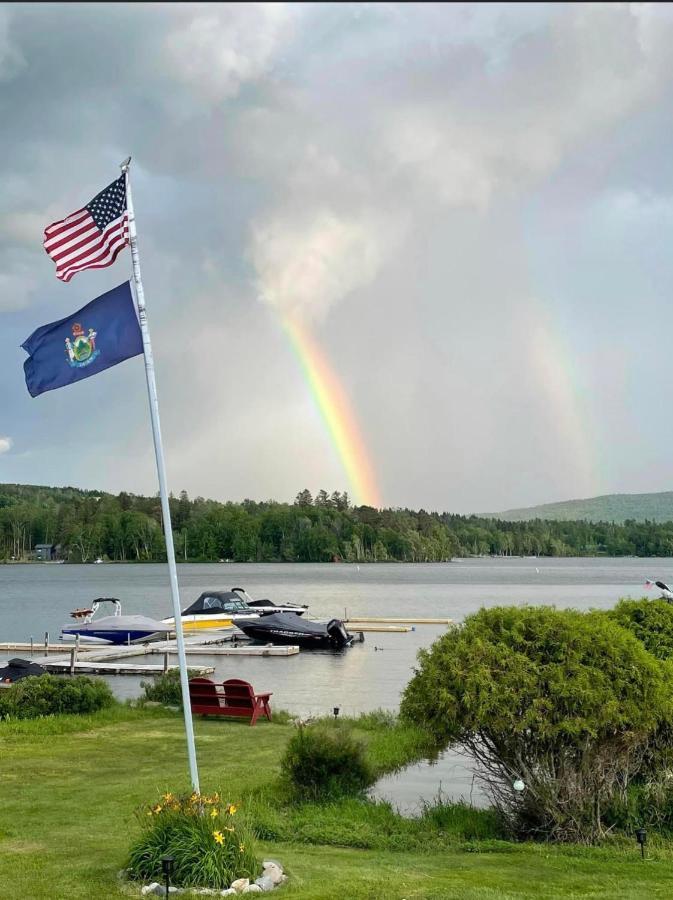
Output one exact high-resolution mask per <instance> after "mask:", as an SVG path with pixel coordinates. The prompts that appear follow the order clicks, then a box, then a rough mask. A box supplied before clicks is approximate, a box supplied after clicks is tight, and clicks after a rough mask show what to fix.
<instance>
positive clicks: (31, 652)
mask: <svg viewBox="0 0 673 900" xmlns="http://www.w3.org/2000/svg"><path fill="white" fill-rule="evenodd" d="M30 655H31V656H32V655H33V635H32V634H31V636H30Z"/></svg>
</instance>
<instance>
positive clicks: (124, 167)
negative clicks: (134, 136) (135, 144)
mask: <svg viewBox="0 0 673 900" xmlns="http://www.w3.org/2000/svg"><path fill="white" fill-rule="evenodd" d="M130 165H131V157H130V156H127V157H126V159H125V160H124V162H123V163H120V165H119V168H120V169H121V170H122V172H128V170H129V166H130Z"/></svg>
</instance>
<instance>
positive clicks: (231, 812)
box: [227, 803, 238, 816]
mask: <svg viewBox="0 0 673 900" xmlns="http://www.w3.org/2000/svg"><path fill="white" fill-rule="evenodd" d="M237 809H238V807H237V806H235V804H233V803H230V804H229V806H228V807H227V812H228V813H229V815H230V816H233V815H234V813H235V812H236V810H237Z"/></svg>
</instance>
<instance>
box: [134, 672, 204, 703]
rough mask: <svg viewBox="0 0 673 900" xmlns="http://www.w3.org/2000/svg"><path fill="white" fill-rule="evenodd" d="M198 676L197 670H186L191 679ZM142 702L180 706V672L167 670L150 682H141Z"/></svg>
mask: <svg viewBox="0 0 673 900" xmlns="http://www.w3.org/2000/svg"><path fill="white" fill-rule="evenodd" d="M196 675H198V670H197V669H194V670H190V669H188V670H187V676H188V677H189V678H192V677H194V676H196ZM140 687H141V688H143V690H144V694H143V699H144V700H152V701H154V702H158V703H163V704H164V705H165V706H180V707H181V706H182V691H181V689H180V670H179V669H169V670H168V672H164V673H163V674H162V675H157V676H156V678H153V679H152V681H141V682H140Z"/></svg>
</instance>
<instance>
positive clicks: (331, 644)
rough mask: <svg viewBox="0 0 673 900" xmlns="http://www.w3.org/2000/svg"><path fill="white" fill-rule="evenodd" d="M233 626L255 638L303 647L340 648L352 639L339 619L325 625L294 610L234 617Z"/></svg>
mask: <svg viewBox="0 0 673 900" xmlns="http://www.w3.org/2000/svg"><path fill="white" fill-rule="evenodd" d="M234 625H236V626H237V627H238V628H240V629H241V631H242V632H243V633H244V634H245V635H246V636H247V637H249V638H251V639H252V640H254V641H261V642H262V643H264V644H269V643H270V644H294V645H296V646H299V647H302V648H303V649H305V650H311V649H320V650H341V649H342V648H344V647H348V646H350V645H351V643H352V642H353V635H352V634H349V633H348V632H347V631H346V628H345V626H344V623H343V622H342V621H341V619H332V620H331V621H330V622H328V623H327V624H324V623H322V622H310V621H307V620H306V619H301V618H300V617H299V616H297V615H295V614H294V613H271V614H270V615H266V616H260V617H259V618H258V619H240V620H239V618H238V617H235V618H234Z"/></svg>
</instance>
